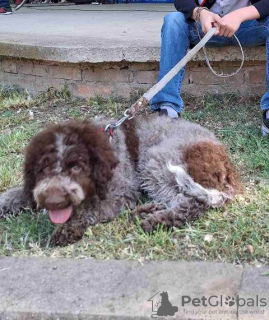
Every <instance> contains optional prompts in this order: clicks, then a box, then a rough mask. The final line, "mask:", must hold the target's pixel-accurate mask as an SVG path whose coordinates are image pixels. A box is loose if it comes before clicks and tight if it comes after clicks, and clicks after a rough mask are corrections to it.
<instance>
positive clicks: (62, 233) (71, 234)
mask: <svg viewBox="0 0 269 320" xmlns="http://www.w3.org/2000/svg"><path fill="white" fill-rule="evenodd" d="M83 234H84V230H80V229H79V228H75V229H72V228H70V226H67V225H61V226H58V227H57V228H56V229H55V231H54V233H53V234H52V236H51V239H50V244H51V245H52V246H61V247H64V246H67V245H68V244H73V243H75V242H77V241H79V240H80V239H81V238H82V237H83Z"/></svg>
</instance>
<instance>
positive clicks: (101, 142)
mask: <svg viewBox="0 0 269 320" xmlns="http://www.w3.org/2000/svg"><path fill="white" fill-rule="evenodd" d="M80 135H81V137H83V140H84V142H85V144H86V146H87V148H88V152H89V159H90V163H89V165H90V166H91V168H92V181H93V183H94V184H95V188H96V194H97V195H98V197H99V198H100V199H101V200H103V199H105V197H106V193H107V183H108V181H109V180H110V179H111V178H112V176H113V169H114V168H115V167H116V166H117V164H118V162H119V161H118V159H117V157H116V155H115V152H114V150H113V148H112V146H111V144H110V142H109V140H108V137H107V135H106V134H105V133H104V132H102V131H101V129H100V127H99V126H97V125H95V124H94V123H92V122H90V121H87V122H86V121H85V122H84V123H83V124H82V126H81V133H80Z"/></svg>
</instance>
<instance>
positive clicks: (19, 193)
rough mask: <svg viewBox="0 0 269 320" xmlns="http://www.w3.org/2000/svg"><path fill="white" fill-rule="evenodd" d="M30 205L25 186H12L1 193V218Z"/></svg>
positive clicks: (14, 213) (16, 212)
mask: <svg viewBox="0 0 269 320" xmlns="http://www.w3.org/2000/svg"><path fill="white" fill-rule="evenodd" d="M29 206H30V204H29V201H28V200H27V197H26V196H25V194H24V190H23V187H16V188H11V189H9V190H7V191H6V192H4V193H3V194H1V195H0V218H5V217H7V216H8V215H10V214H13V215H16V214H18V213H19V212H20V211H21V210H22V209H26V208H29Z"/></svg>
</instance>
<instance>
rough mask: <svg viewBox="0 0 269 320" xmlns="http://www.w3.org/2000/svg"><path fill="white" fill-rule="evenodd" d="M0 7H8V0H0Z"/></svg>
mask: <svg viewBox="0 0 269 320" xmlns="http://www.w3.org/2000/svg"><path fill="white" fill-rule="evenodd" d="M0 8H5V9H8V8H10V4H9V0H0Z"/></svg>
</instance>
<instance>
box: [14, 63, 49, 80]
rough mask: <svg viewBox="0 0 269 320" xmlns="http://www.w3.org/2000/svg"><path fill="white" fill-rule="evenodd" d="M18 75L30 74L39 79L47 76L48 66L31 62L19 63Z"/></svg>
mask: <svg viewBox="0 0 269 320" xmlns="http://www.w3.org/2000/svg"><path fill="white" fill-rule="evenodd" d="M18 65H19V73H22V74H30V75H35V76H40V77H45V76H48V68H49V66H48V65H45V64H39V63H35V62H32V61H21V62H19V64H18Z"/></svg>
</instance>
